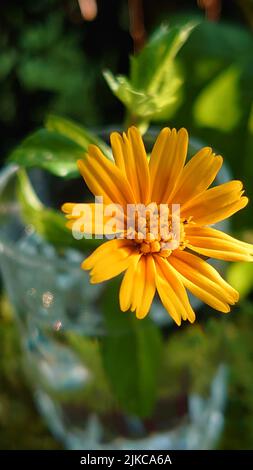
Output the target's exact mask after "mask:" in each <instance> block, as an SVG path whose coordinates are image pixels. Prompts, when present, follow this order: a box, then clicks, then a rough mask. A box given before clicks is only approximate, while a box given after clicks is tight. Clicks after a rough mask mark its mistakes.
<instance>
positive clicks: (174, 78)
mask: <svg viewBox="0 0 253 470" xmlns="http://www.w3.org/2000/svg"><path fill="white" fill-rule="evenodd" d="M194 26H195V25H194V24H186V25H183V26H182V27H174V28H168V27H167V26H165V25H162V26H161V27H160V28H159V29H157V30H156V31H155V33H154V34H153V35H152V36H151V37H150V39H149V41H148V42H147V44H146V45H145V46H144V48H143V49H142V51H141V52H140V53H139V54H138V55H136V56H133V57H131V61H130V77H129V78H127V77H125V76H121V75H118V76H116V77H114V76H113V74H112V73H111V72H110V71H105V72H104V77H105V79H106V81H107V83H108V85H109V87H110V88H111V90H112V92H113V93H114V94H115V95H116V96H117V98H119V100H121V101H122V103H123V104H124V105H125V107H126V109H127V111H128V114H129V119H131V120H133V121H134V122H135V121H136V123H137V124H139V125H140V126H142V127H143V126H144V127H143V129H145V128H146V126H148V123H149V122H150V121H151V120H154V119H157V118H158V117H159V116H160V115H164V113H165V111H169V110H170V106H171V105H173V104H174V103H175V102H176V100H177V98H178V91H179V87H180V85H181V83H182V78H181V77H180V74H179V72H178V70H177V67H176V65H175V61H174V59H175V57H176V55H177V53H178V51H179V50H180V48H181V47H182V46H183V44H184V43H185V42H186V40H187V39H188V37H189V35H190V33H191V31H192V29H193V28H194ZM151 64H152V65H151Z"/></svg>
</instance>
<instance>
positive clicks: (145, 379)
mask: <svg viewBox="0 0 253 470" xmlns="http://www.w3.org/2000/svg"><path fill="white" fill-rule="evenodd" d="M117 284H118V283H115V282H114V283H111V286H110V287H109V288H108V287H107V289H106V293H105V295H104V296H103V305H102V306H101V308H102V309H103V311H104V314H105V323H106V329H107V334H106V335H105V337H104V338H103V339H102V345H101V350H102V357H103V362H104V367H105V371H106V372H107V376H108V379H109V380H110V382H111V385H112V389H113V391H114V393H115V396H116V398H117V399H118V401H119V403H120V405H121V407H122V408H123V410H125V411H127V412H128V413H131V414H134V415H136V416H149V415H150V414H151V413H152V411H153V408H154V405H155V401H156V398H157V393H158V388H157V384H158V372H159V371H158V370H157V364H159V362H160V357H161V352H162V340H161V337H160V331H159V329H158V328H157V327H156V326H155V324H154V323H153V322H152V321H151V320H150V319H149V318H146V319H145V320H144V321H142V322H140V321H138V320H137V321H136V318H135V317H133V316H132V315H124V313H122V312H121V310H120V308H119V306H117V305H115V302H114V306H112V298H113V296H115V291H117V290H118V289H117V288H118V285H117Z"/></svg>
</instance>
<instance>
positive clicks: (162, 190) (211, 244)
mask: <svg viewBox="0 0 253 470" xmlns="http://www.w3.org/2000/svg"><path fill="white" fill-rule="evenodd" d="M111 146H112V151H113V156H114V163H113V162H111V161H109V160H108V159H107V158H106V157H105V156H104V155H103V154H102V153H101V151H100V150H99V149H98V148H97V147H96V146H94V145H92V146H90V147H89V149H88V154H87V155H86V156H85V158H84V159H83V160H79V161H78V167H79V170H80V173H81V174H82V176H83V178H84V180H85V182H86V184H87V186H88V187H89V189H90V190H91V191H92V192H93V194H94V195H99V196H103V201H104V204H105V205H108V204H114V205H120V207H122V208H123V216H122V214H121V217H119V215H116V219H115V220H116V221H117V217H118V218H120V224H119V225H118V226H117V229H116V230H113V228H112V225H111V224H109V226H108V224H107V222H108V220H109V219H110V217H108V215H106V213H105V212H103V216H102V219H101V218H100V222H99V227H100V228H99V230H100V231H101V232H103V234H107V235H110V236H111V235H112V234H114V235H115V233H116V232H117V237H116V238H114V239H111V240H109V241H106V242H105V243H103V244H102V245H101V246H99V248H97V249H96V250H95V251H94V252H93V253H92V254H91V255H90V256H89V257H88V258H87V259H86V260H85V261H84V262H83V263H82V268H83V269H85V270H89V271H90V275H91V282H92V283H98V282H102V281H106V280H109V279H111V278H113V277H114V276H117V275H119V274H121V273H123V272H124V277H123V280H122V283H121V287H120V293H119V299H120V307H121V310H123V311H127V310H131V311H135V312H136V316H137V318H144V317H145V316H146V315H147V314H148V312H149V310H150V307H151V304H152V301H153V298H154V295H155V292H156V291H157V292H158V294H159V297H160V299H161V302H162V304H163V305H164V307H165V308H166V310H167V311H168V312H169V314H170V315H171V316H172V318H173V319H174V320H175V322H176V323H177V324H178V325H180V324H181V320H182V319H183V320H187V319H188V320H189V321H190V322H193V321H194V320H195V314H194V311H193V310H192V307H191V305H190V302H189V299H188V295H187V291H186V289H187V290H189V291H190V292H192V293H193V294H194V295H195V296H197V297H199V298H200V299H201V300H202V301H203V302H205V303H207V304H208V305H210V306H211V307H213V308H215V309H216V310H219V311H221V312H224V313H226V312H229V311H230V306H231V305H234V304H235V302H236V301H237V300H238V298H239V295H238V293H237V292H236V291H235V290H234V289H233V288H232V287H231V286H230V285H229V284H228V283H227V282H226V281H225V280H224V279H222V277H221V276H220V275H219V273H218V272H217V271H216V270H215V269H214V268H213V267H212V266H211V265H210V264H208V263H207V261H206V260H205V258H216V259H222V260H226V261H239V260H241V261H252V259H253V257H252V253H253V246H252V245H249V244H247V243H244V242H242V241H239V240H236V239H235V238H233V237H231V236H229V235H227V234H225V233H223V232H222V231H220V230H217V229H216V228H213V227H212V225H213V224H216V223H217V222H220V221H221V220H224V219H226V218H227V217H230V216H231V215H232V214H234V213H235V212H237V211H238V210H240V209H242V208H243V207H245V206H246V204H247V203H248V199H247V198H246V197H245V196H243V188H242V183H241V182H240V181H230V182H228V183H224V184H221V185H219V186H213V187H211V188H210V186H211V185H212V183H213V181H214V180H215V178H216V175H217V173H218V172H219V170H220V168H221V166H222V161H223V160H222V157H221V156H219V155H218V156H216V155H215V154H214V153H213V152H212V149H211V148H209V147H205V148H202V149H201V150H200V151H199V152H197V154H196V155H194V156H193V157H192V158H191V159H190V160H189V161H188V162H187V163H186V156H187V150H188V134H187V131H186V130H185V129H180V130H179V131H178V132H177V131H176V130H175V129H172V130H170V129H169V128H164V129H163V130H162V131H161V132H160V134H159V136H158V138H157V140H156V142H155V145H154V147H153V150H152V152H151V156H150V159H149V160H148V158H147V155H146V151H145V147H144V144H143V141H142V138H141V135H140V133H139V131H138V130H137V129H136V128H135V127H131V128H130V129H129V130H128V132H127V134H125V133H123V135H122V136H121V135H120V134H118V133H116V132H113V133H112V134H111ZM129 205H130V206H131V208H133V207H134V210H132V212H131V211H128V210H126V208H127V207H128V206H129ZM86 206H88V207H89V209H90V214H91V216H90V218H92V216H93V215H94V212H95V206H94V205H93V204H90V205H86V204H82V209H84V208H85V207H86ZM78 207H79V205H78V204H73V203H66V204H64V205H63V207H62V210H63V211H64V212H65V213H66V216H67V218H68V219H69V222H68V224H67V225H68V227H69V228H73V225H74V224H75V222H76V220H77V218H78V217H77V215H76V214H79V215H80V212H78V211H77V212H74V209H75V208H78ZM136 208H138V211H137V212H138V217H137V216H136ZM86 222H87V217H86V219H84V221H83V222H82V229H81V231H83V232H86V231H90V232H93V233H94V220H93V222H92V223H91V224H90V225H89V229H86V228H85V224H86ZM116 225H117V224H116Z"/></svg>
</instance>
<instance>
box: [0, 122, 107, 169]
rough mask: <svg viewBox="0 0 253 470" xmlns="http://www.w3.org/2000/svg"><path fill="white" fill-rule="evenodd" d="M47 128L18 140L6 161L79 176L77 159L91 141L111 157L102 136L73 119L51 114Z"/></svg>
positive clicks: (85, 150)
mask: <svg viewBox="0 0 253 470" xmlns="http://www.w3.org/2000/svg"><path fill="white" fill-rule="evenodd" d="M46 127H47V129H40V130H38V131H36V132H34V133H33V134H31V135H30V136H29V137H27V138H26V139H25V140H24V141H23V142H21V144H20V145H19V146H18V147H17V148H16V149H15V150H14V151H13V152H12V153H11V155H10V157H9V160H10V161H12V162H15V163H18V164H19V165H20V166H22V167H25V168H32V167H39V168H43V169H45V170H48V171H50V172H51V173H53V174H54V175H56V176H61V177H65V178H72V177H74V176H78V175H79V172H78V169H77V164H76V162H77V160H78V159H79V158H84V156H85V153H86V152H87V150H88V146H89V145H90V144H96V145H98V146H99V147H100V148H101V150H102V151H103V152H104V154H105V155H106V156H107V157H108V158H110V159H111V158H112V156H111V152H110V150H109V148H108V146H107V145H106V144H105V143H104V142H103V141H102V140H101V139H99V138H97V137H96V136H95V134H93V133H91V132H89V131H86V129H83V128H82V127H80V126H78V125H76V124H75V123H73V122H72V121H69V120H67V119H63V118H59V117H57V116H50V117H49V118H48V120H47V121H46Z"/></svg>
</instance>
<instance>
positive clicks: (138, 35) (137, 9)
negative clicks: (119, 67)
mask: <svg viewBox="0 0 253 470" xmlns="http://www.w3.org/2000/svg"><path fill="white" fill-rule="evenodd" d="M128 10H129V30H130V34H131V37H132V39H133V43H134V52H135V53H137V52H139V51H140V50H141V49H142V47H143V46H144V44H145V41H146V30H145V26H144V13H143V4H142V0H128Z"/></svg>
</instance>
